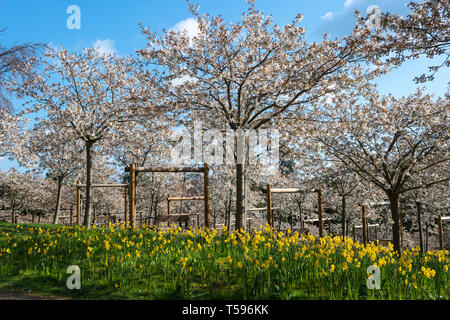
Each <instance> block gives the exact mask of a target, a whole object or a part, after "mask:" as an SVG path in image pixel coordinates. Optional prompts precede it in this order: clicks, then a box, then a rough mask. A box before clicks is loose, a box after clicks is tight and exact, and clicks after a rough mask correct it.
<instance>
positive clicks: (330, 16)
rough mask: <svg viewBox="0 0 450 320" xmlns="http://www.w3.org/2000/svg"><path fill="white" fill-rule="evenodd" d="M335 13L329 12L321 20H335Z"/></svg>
mask: <svg viewBox="0 0 450 320" xmlns="http://www.w3.org/2000/svg"><path fill="white" fill-rule="evenodd" d="M333 15H334V13H333V12H331V11H330V12H327V13H326V14H325V15H323V16H321V17H320V19H322V20H329V19H332V18H333Z"/></svg>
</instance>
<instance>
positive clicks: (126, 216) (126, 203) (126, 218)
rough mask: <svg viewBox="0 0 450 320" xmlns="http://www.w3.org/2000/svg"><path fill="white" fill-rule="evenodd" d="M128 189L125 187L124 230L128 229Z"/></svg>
mask: <svg viewBox="0 0 450 320" xmlns="http://www.w3.org/2000/svg"><path fill="white" fill-rule="evenodd" d="M128 192H129V191H128V187H125V201H124V202H125V208H124V209H125V217H124V218H125V228H127V227H128Z"/></svg>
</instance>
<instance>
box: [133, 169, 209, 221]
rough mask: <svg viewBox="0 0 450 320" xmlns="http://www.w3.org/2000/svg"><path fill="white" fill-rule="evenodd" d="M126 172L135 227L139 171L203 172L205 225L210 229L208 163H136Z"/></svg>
mask: <svg viewBox="0 0 450 320" xmlns="http://www.w3.org/2000/svg"><path fill="white" fill-rule="evenodd" d="M125 172H129V174H130V180H129V185H128V194H129V200H130V201H129V213H130V226H131V229H134V221H135V215H136V207H135V203H136V202H135V201H136V174H138V173H139V172H173V173H180V172H198V173H203V200H204V207H205V209H204V214H205V227H206V228H208V229H209V222H210V211H209V166H208V164H207V163H204V164H203V167H200V168H198V167H169V168H164V167H149V168H145V167H136V165H135V164H134V163H132V164H130V166H129V167H126V168H125Z"/></svg>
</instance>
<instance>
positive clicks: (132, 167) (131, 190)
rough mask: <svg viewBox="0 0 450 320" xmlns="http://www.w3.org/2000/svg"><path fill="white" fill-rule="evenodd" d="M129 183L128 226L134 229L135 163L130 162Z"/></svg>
mask: <svg viewBox="0 0 450 320" xmlns="http://www.w3.org/2000/svg"><path fill="white" fill-rule="evenodd" d="M129 183H130V185H129V186H128V192H129V202H130V226H131V230H134V218H135V214H136V212H135V196H136V190H135V188H136V170H135V164H134V163H132V164H130V181H129Z"/></svg>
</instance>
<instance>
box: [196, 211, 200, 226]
mask: <svg viewBox="0 0 450 320" xmlns="http://www.w3.org/2000/svg"><path fill="white" fill-rule="evenodd" d="M197 228H200V214H197Z"/></svg>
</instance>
